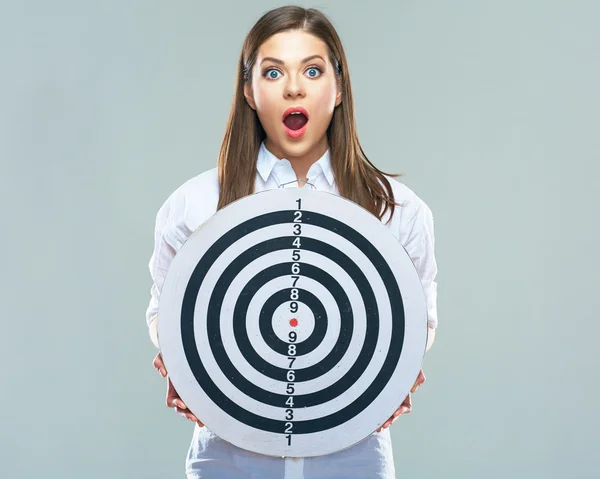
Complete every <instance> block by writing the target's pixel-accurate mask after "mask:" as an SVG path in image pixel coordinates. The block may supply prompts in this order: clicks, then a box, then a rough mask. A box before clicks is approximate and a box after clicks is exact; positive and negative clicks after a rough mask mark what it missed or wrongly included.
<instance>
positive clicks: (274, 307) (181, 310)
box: [158, 188, 427, 457]
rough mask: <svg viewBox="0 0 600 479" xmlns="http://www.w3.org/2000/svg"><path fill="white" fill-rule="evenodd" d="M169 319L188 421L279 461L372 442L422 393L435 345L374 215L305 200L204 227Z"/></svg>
mask: <svg viewBox="0 0 600 479" xmlns="http://www.w3.org/2000/svg"><path fill="white" fill-rule="evenodd" d="M158 317H159V318H160V320H159V323H158V337H159V344H160V349H161V352H162V356H163V360H164V362H165V366H166V368H167V370H168V371H169V375H170V377H171V381H172V382H173V385H174V387H175V389H176V390H177V391H178V393H179V395H180V396H181V398H182V399H183V401H184V402H185V403H186V404H187V405H188V407H189V408H190V410H191V411H192V412H193V413H194V414H195V415H196V416H197V417H198V418H199V419H200V420H201V421H202V422H203V423H204V424H205V425H206V426H207V427H208V428H210V429H211V430H212V431H214V432H215V434H217V435H219V436H220V437H222V438H223V439H225V440H226V441H229V442H231V443H232V444H234V445H236V446H238V447H241V448H244V449H247V450H250V451H254V452H257V453H261V454H266V455H271V456H292V457H309V456H317V455H324V454H328V453H332V452H336V451H339V450H342V449H345V448H347V447H350V446H352V445H353V444H355V443H357V442H359V441H361V440H363V439H364V438H366V437H367V436H369V435H370V434H371V433H373V432H374V431H375V430H376V429H377V428H378V427H380V426H381V425H382V424H383V423H384V422H385V421H386V420H387V419H388V418H389V417H390V416H391V414H392V413H393V412H394V411H395V410H396V409H397V408H398V407H399V406H400V404H401V403H402V401H403V400H404V398H405V397H406V395H407V394H408V392H409V391H410V388H411V387H412V385H413V383H414V381H415V379H416V378H417V375H418V372H419V370H420V367H421V363H422V360H423V355H424V352H425V345H426V342H427V309H426V302H425V296H424V293H423V289H422V287H421V282H420V280H419V277H418V275H417V272H416V270H415V268H414V265H413V263H412V260H411V259H410V257H409V256H408V254H407V253H406V251H405V250H404V248H403V247H402V245H401V244H400V242H399V241H398V240H397V239H396V237H395V236H394V235H392V234H391V233H390V232H389V230H388V229H387V228H386V227H385V226H384V225H383V224H382V223H381V222H380V221H379V220H378V219H377V218H376V217H375V216H373V215H371V214H370V213H369V212H368V211H366V210H365V209H363V208H361V207H359V206H357V205H356V204H354V203H352V202H351V201H349V200H346V199H344V198H342V197H339V196H336V195H333V194H330V193H325V192H320V191H314V190H309V189H306V188H285V189H278V190H269V191H264V192H260V193H256V194H253V195H250V196H247V197H245V198H243V199H241V200H238V201H236V202H234V203H232V204H230V205H228V206H227V207H225V208H223V209H222V210H220V211H218V212H217V213H216V214H215V215H213V216H212V217H211V218H210V219H209V220H208V221H206V222H205V223H204V224H202V226H201V227H200V228H198V229H197V230H196V231H195V232H194V233H193V234H192V235H191V236H190V237H189V238H188V240H187V241H186V243H185V244H184V245H183V246H182V248H181V249H180V250H179V252H178V253H177V254H176V256H175V258H174V259H173V262H172V264H171V266H170V268H169V271H168V273H167V277H166V279H165V282H164V285H163V289H162V293H161V298H160V308H159V314H158Z"/></svg>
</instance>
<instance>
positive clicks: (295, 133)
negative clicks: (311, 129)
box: [283, 106, 308, 138]
mask: <svg viewBox="0 0 600 479" xmlns="http://www.w3.org/2000/svg"><path fill="white" fill-rule="evenodd" d="M307 123H308V112H307V111H306V110H305V109H304V108H302V107H301V106H299V107H292V108H288V109H287V110H286V111H285V113H284V114H283V126H284V127H285V130H286V133H287V134H288V136H290V137H292V138H299V137H300V136H302V135H303V134H304V132H305V131H306V125H307Z"/></svg>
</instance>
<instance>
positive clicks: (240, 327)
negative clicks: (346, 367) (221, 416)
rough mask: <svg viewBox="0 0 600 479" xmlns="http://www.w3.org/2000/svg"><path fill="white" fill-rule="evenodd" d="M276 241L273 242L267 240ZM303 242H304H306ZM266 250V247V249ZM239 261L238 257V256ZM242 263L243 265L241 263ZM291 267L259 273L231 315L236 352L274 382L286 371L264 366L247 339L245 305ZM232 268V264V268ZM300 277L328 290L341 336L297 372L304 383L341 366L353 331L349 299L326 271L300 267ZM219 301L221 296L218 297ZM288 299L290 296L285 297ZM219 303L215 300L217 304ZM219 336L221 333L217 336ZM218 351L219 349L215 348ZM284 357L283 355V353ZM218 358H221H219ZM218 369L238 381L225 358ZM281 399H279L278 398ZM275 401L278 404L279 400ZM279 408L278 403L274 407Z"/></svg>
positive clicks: (283, 244)
mask: <svg viewBox="0 0 600 479" xmlns="http://www.w3.org/2000/svg"><path fill="white" fill-rule="evenodd" d="M270 241H275V240H270ZM305 241H306V238H305ZM277 243H279V244H278V245H277V244H276V245H274V246H281V247H282V248H283V249H285V248H286V247H287V245H288V244H289V243H290V238H283V239H278V241H277ZM265 247H268V246H267V245H265ZM240 258H241V255H240ZM241 262H242V263H243V261H241ZM291 266H292V263H280V264H275V265H272V266H269V267H268V268H265V269H264V270H263V271H261V272H260V273H259V274H257V275H256V276H254V277H253V278H252V279H251V280H250V281H249V282H248V284H247V285H246V286H245V287H244V288H243V290H242V292H241V293H240V296H239V298H238V301H237V302H236V305H235V308H234V313H233V315H234V316H233V317H234V319H233V332H234V335H235V339H236V342H237V344H238V348H239V350H240V351H244V353H243V354H244V358H245V359H246V361H248V363H249V364H250V365H251V366H252V367H254V369H256V370H257V371H260V372H261V373H262V374H264V375H265V376H267V377H270V378H272V379H276V380H277V381H286V379H285V378H286V374H287V369H283V368H279V367H277V366H275V365H273V364H270V363H268V362H266V361H265V360H264V359H263V358H262V356H260V355H259V354H258V353H257V352H256V350H255V349H254V347H253V346H252V343H251V342H250V339H249V338H248V330H247V328H246V311H247V310H248V305H249V304H250V302H251V301H252V298H253V297H254V295H255V294H256V292H257V291H258V290H259V289H260V287H261V286H262V285H263V284H264V283H266V282H268V281H270V280H272V279H274V278H277V277H279V276H285V275H289V272H290V268H291ZM232 267H233V264H232ZM301 267H302V276H306V277H307V278H311V279H313V280H315V281H318V282H320V283H321V284H323V285H325V286H326V287H327V288H329V291H330V293H331V294H332V295H333V297H334V298H335V300H336V301H337V305H338V310H339V313H340V332H339V335H338V339H337V341H336V344H335V347H334V348H333V349H332V350H331V351H330V352H329V353H328V354H327V356H325V357H324V358H323V359H322V360H321V361H319V362H318V363H316V364H313V365H312V366H310V367H308V368H304V369H296V370H295V371H296V379H295V382H303V381H309V380H311V379H315V378H317V377H319V376H321V375H322V374H323V373H324V372H325V371H329V370H330V369H332V368H333V367H334V366H335V365H336V364H338V363H339V362H340V360H341V359H342V357H343V356H344V354H345V353H346V351H347V350H348V346H349V345H350V340H351V339H352V333H353V331H354V317H353V313H352V307H351V305H350V299H349V298H348V295H347V294H346V292H345V291H344V288H342V286H341V285H340V284H339V283H338V282H337V281H336V280H335V279H334V278H333V276H331V275H330V274H329V273H327V272H326V271H323V270H322V269H320V268H317V267H316V266H313V265H311V264H305V263H302V265H301ZM238 273H239V271H238V268H237V267H233V269H232V270H231V271H227V272H224V273H223V275H224V276H225V277H226V278H229V277H230V275H231V276H237V274H238ZM218 297H219V298H221V295H220V294H219V296H218ZM288 297H289V296H288ZM217 301H218V300H217ZM212 302H213V298H212V297H211V303H212ZM216 334H220V333H216ZM217 337H218V341H219V342H220V341H221V338H220V335H219V336H217ZM217 347H218V346H217ZM301 351H303V350H302V348H299V350H298V354H297V355H300V352H301ZM219 353H220V354H222V355H224V356H226V353H225V352H224V350H223V351H219ZM282 354H285V352H282ZM219 357H221V355H220V356H219ZM219 367H224V368H225V371H227V372H228V373H229V374H233V377H234V378H235V379H234V381H235V380H236V379H237V378H238V377H239V376H238V375H237V374H236V372H235V371H232V370H237V368H235V366H233V364H231V363H230V362H229V361H228V358H224V364H219ZM279 399H280V398H279ZM279 399H277V400H279ZM276 405H279V403H276Z"/></svg>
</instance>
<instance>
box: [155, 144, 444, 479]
mask: <svg viewBox="0 0 600 479" xmlns="http://www.w3.org/2000/svg"><path fill="white" fill-rule="evenodd" d="M307 178H308V182H309V183H310V184H311V185H313V186H314V187H315V188H316V189H317V190H322V191H326V192H329V193H334V194H338V195H339V191H338V189H337V187H336V184H335V178H334V176H333V171H332V169H331V163H330V152H329V150H327V152H325V154H324V155H323V156H322V157H321V158H320V159H319V160H318V161H316V162H315V163H313V164H312V165H311V167H310V169H309V170H308V174H307ZM388 179H389V181H390V183H391V184H392V187H393V191H394V199H395V201H396V202H397V203H399V204H400V205H402V206H397V207H395V211H394V215H393V217H392V220H391V221H390V222H389V223H388V224H387V225H386V226H387V227H388V228H389V229H390V231H391V232H392V233H393V234H394V235H395V236H396V237H397V238H398V239H399V241H400V243H401V244H402V246H403V247H404V248H405V249H406V251H407V253H408V254H409V256H410V257H411V259H412V261H413V263H414V265H415V267H416V269H417V272H418V274H419V277H420V279H421V283H422V285H423V290H424V292H425V297H426V300H427V315H428V319H427V321H428V325H429V327H430V328H435V327H437V323H438V318H437V301H436V299H437V283H436V280H435V279H436V275H437V265H436V260H435V255H434V228H433V217H432V214H431V210H430V209H429V207H428V206H427V205H426V204H425V202H424V201H423V200H421V199H420V198H419V197H418V196H417V195H416V194H415V193H414V192H413V191H412V190H411V189H409V188H408V187H407V186H406V185H404V184H402V183H400V182H399V181H397V180H395V179H393V178H388ZM282 185H283V187H297V186H298V183H297V178H296V174H295V172H294V170H293V169H292V165H291V163H290V162H289V161H288V160H286V159H281V160H280V159H278V158H277V157H276V156H274V155H273V154H272V153H271V152H269V150H267V148H266V147H265V145H264V143H263V144H262V145H261V147H260V150H259V153H258V158H257V174H256V179H255V191H257V192H258V191H263V190H268V189H275V188H279V187H281V186H282ZM306 187H309V188H310V187H311V186H306ZM218 199H219V184H218V179H217V169H216V168H213V169H211V170H209V171H206V172H204V173H201V174H199V175H197V176H195V177H193V178H191V179H190V180H188V181H186V182H185V183H184V184H182V185H181V186H180V187H179V188H177V189H176V190H175V191H174V192H173V193H172V194H171V195H170V196H169V198H168V199H167V200H166V201H165V203H164V204H163V205H162V206H161V208H160V209H159V211H158V214H157V216H156V228H155V232H154V251H153V253H152V257H151V258H150V263H149V268H150V274H151V276H152V280H153V283H152V287H151V289H150V293H151V298H150V303H149V305H148V308H147V310H146V322H147V324H148V326H151V325H152V322H153V321H155V320H156V317H157V313H158V305H159V300H160V291H161V289H162V285H163V282H164V279H165V276H166V273H167V270H168V268H169V265H170V264H171V261H172V259H173V257H174V256H175V254H176V253H177V251H178V250H179V248H181V246H182V245H183V243H185V241H186V240H187V238H188V237H189V236H190V235H191V234H192V233H193V232H194V230H195V229H196V228H198V226H200V225H201V224H202V223H203V222H204V221H206V220H207V219H208V218H210V217H211V216H212V215H213V214H214V213H215V212H216V209H217V202H218ZM383 220H384V221H386V220H387V216H386V217H385V218H384V219H383ZM198 418H199V419H200V420H202V413H201V412H199V416H198ZM186 473H187V475H188V478H200V477H202V479H225V478H226V479H242V478H243V479H251V478H252V479H254V478H261V479H317V478H340V479H341V478H344V479H352V478H356V479H359V478H360V479H367V478H368V479H371V478H377V479H393V478H395V472H394V463H393V457H392V448H391V440H390V435H389V430H388V429H386V430H384V431H383V432H381V433H374V434H372V435H371V436H369V437H368V438H367V439H365V440H364V441H362V442H361V443H359V444H356V445H354V446H352V447H350V448H348V449H346V450H344V451H340V452H337V453H334V454H329V455H326V456H320V457H311V458H304V459H294V460H293V459H285V460H284V459H280V458H277V457H270V456H264V455H260V454H255V453H251V452H248V451H245V450H243V449H240V448H237V447H236V446H233V445H232V444H230V443H228V442H226V441H224V440H222V439H220V438H219V437H217V436H216V435H215V434H214V433H212V431H210V430H209V429H208V428H206V427H203V428H200V427H198V426H196V427H195V430H194V435H193V438H192V443H191V445H190V448H189V451H188V456H187V460H186Z"/></svg>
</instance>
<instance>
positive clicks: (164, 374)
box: [160, 368, 167, 378]
mask: <svg viewBox="0 0 600 479" xmlns="http://www.w3.org/2000/svg"><path fill="white" fill-rule="evenodd" d="M160 375H161V376H162V377H163V378H166V377H167V371H165V369H164V368H160Z"/></svg>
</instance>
